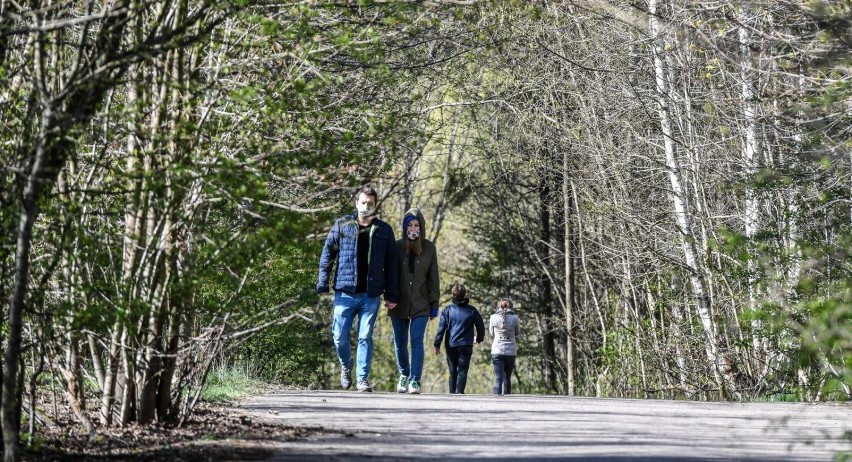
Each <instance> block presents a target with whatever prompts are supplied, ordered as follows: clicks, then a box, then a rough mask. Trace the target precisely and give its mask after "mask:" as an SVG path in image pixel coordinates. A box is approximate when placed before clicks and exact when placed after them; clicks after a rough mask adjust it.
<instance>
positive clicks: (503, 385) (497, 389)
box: [491, 355, 515, 395]
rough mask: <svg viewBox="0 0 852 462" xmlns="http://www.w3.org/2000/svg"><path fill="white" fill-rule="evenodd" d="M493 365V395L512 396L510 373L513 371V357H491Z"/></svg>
mask: <svg viewBox="0 0 852 462" xmlns="http://www.w3.org/2000/svg"><path fill="white" fill-rule="evenodd" d="M491 364H494V394H495V395H511V394H512V371H513V370H515V357H514V356H507V355H491Z"/></svg>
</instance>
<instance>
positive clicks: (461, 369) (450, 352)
mask: <svg viewBox="0 0 852 462" xmlns="http://www.w3.org/2000/svg"><path fill="white" fill-rule="evenodd" d="M471 356H473V345H465V346H460V347H453V348H447V366H449V367H450V393H464V387H465V386H466V385H467V369H468V368H469V367H470V358H471Z"/></svg>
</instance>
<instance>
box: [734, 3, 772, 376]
mask: <svg viewBox="0 0 852 462" xmlns="http://www.w3.org/2000/svg"><path fill="white" fill-rule="evenodd" d="M752 22H753V21H752V20H751V18H750V17H749V12H748V9H747V8H746V7H742V11H741V12H740V26H739V27H738V28H737V32H738V40H739V47H740V91H741V94H740V97H741V98H742V101H741V104H742V109H743V122H744V124H745V127H744V128H745V140H744V144H743V162H744V164H745V173H746V175H747V178H748V181H749V183H747V184H746V187H745V204H744V212H743V222H744V223H743V228H744V230H745V236H746V239H747V240H748V242H749V253H750V254H752V258H749V259H748V268H747V271H748V277H747V282H746V283H747V285H748V287H747V290H748V309H749V310H752V311H753V310H754V309H755V308H756V307H757V287H756V284H757V279H756V277H755V272H756V271H757V268H756V265H755V259H754V249H755V246H754V238H755V235H756V234H757V229H758V223H759V213H760V210H759V204H758V200H757V193H756V192H755V189H754V185H753V184H751V181H752V180H753V179H754V176H755V174H756V173H757V155H758V152H759V151H760V142H759V138H758V127H757V120H756V117H757V115H756V105H755V104H754V97H755V95H754V77H753V74H754V73H753V71H752V66H753V64H752V63H753V59H752V53H751V33H750V32H749V29H748V28H749V27H751V25H752ZM751 329H752V349H753V351H752V355H753V357H754V358H755V359H756V360H757V363H758V364H760V363H765V361H766V358H765V356H766V355H765V353H766V342H767V339H766V337H765V335H763V333H762V331H763V323H762V322H761V321H760V320H758V319H754V320H752V321H751Z"/></svg>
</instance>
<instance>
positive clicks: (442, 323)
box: [433, 308, 449, 354]
mask: <svg viewBox="0 0 852 462" xmlns="http://www.w3.org/2000/svg"><path fill="white" fill-rule="evenodd" d="M448 319H449V317H448V315H447V309H446V308H444V309H443V310H442V311H441V318H440V319H439V320H438V333H437V334H435V342H434V345H433V346H434V347H435V354H438V353H440V352H441V341H442V340H444V332H445V331H446V330H447V326H448V324H449V321H448Z"/></svg>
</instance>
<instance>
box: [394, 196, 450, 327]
mask: <svg viewBox="0 0 852 462" xmlns="http://www.w3.org/2000/svg"><path fill="white" fill-rule="evenodd" d="M408 216H415V217H417V220H418V221H419V222H420V237H419V239H420V242H421V251H420V255H417V256H416V257H415V259H414V272H412V271H411V267H410V265H409V256H408V255H407V254H406V253H405V241H407V240H408V237H407V236H406V235H405V229H403V230H402V239H399V240H398V241H396V246H397V258H398V261H399V267H398V268H399V304H398V305H397V307H396V308H394V309H392V310H388V316H391V317H394V318H403V319H411V318H415V317H417V316H429V309H430V308H436V309H437V308H438V303H439V298H440V294H441V290H440V283H439V281H438V252H437V250H436V249H435V244H433V243H432V241H430V240H428V239H426V237H425V235H426V220H425V219H424V218H423V214H422V213H420V210H418V209H411V210H409V211H407V212H405V215H403V216H402V223H405V218H406V217H408Z"/></svg>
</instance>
